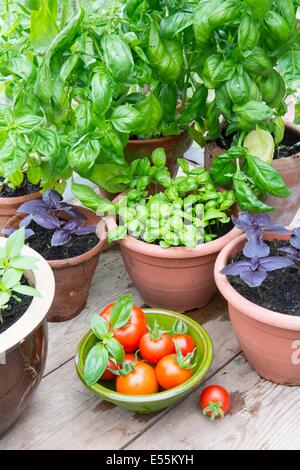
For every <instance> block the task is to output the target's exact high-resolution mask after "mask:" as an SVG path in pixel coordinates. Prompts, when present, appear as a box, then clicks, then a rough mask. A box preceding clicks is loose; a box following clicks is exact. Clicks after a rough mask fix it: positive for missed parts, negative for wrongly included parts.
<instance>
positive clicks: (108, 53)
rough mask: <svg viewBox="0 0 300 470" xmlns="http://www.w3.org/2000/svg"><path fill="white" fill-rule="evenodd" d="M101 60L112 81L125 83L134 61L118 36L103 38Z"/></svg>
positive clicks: (128, 48) (127, 47) (124, 43)
mask: <svg viewBox="0 0 300 470" xmlns="http://www.w3.org/2000/svg"><path fill="white" fill-rule="evenodd" d="M101 46H102V49H103V58H104V62H105V65H106V67H107V68H108V70H109V72H110V74H111V76H112V77H113V78H114V80H116V81H117V82H118V81H121V82H122V81H125V80H126V79H127V78H128V77H129V76H130V74H131V73H132V71H133V66H134V61H133V57H132V52H131V49H130V47H129V46H128V44H127V42H126V41H125V40H124V39H123V38H122V37H121V36H119V35H118V34H110V35H105V36H103V38H102V40H101Z"/></svg>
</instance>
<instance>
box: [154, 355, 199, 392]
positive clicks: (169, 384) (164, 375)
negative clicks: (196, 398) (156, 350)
mask: <svg viewBox="0 0 300 470" xmlns="http://www.w3.org/2000/svg"><path fill="white" fill-rule="evenodd" d="M192 374H193V371H192V369H184V368H182V367H180V365H179V364H178V363H177V361H176V356H175V355H174V354H169V355H168V356H165V357H163V358H162V359H161V360H160V361H159V363H158V364H157V366H156V368H155V375H156V378H157V382H158V383H159V385H160V386H161V387H162V388H164V389H165V390H169V389H170V388H174V387H177V386H178V385H181V384H183V383H184V382H186V381H187V380H188V379H189V378H190V377H191V375H192Z"/></svg>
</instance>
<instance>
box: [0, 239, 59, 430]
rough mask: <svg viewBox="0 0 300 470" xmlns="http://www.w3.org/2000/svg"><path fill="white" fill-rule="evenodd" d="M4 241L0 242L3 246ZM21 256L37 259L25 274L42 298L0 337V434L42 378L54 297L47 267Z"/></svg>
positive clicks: (27, 250)
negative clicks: (49, 319) (50, 310)
mask: <svg viewBox="0 0 300 470" xmlns="http://www.w3.org/2000/svg"><path fill="white" fill-rule="evenodd" d="M5 242H6V239H5V238H0V246H4V245H5ZM22 254H23V255H27V256H34V257H35V258H37V259H38V263H37V268H36V269H35V270H34V271H29V272H27V273H26V276H27V278H28V279H29V281H31V282H32V284H33V285H34V286H35V287H36V289H37V290H38V291H39V292H40V294H41V295H42V297H41V298H39V297H34V298H33V300H32V303H31V304H30V306H29V308H28V310H27V311H26V312H25V314H24V315H23V316H22V317H21V318H20V319H19V320H18V321H17V322H16V323H14V324H13V325H12V326H11V327H10V328H8V330H6V331H4V332H3V333H1V334H0V434H2V433H4V432H5V431H6V430H7V429H8V428H9V427H10V426H11V425H12V424H13V423H14V422H15V420H16V419H17V418H18V417H19V416H20V414H21V413H22V411H23V410H24V408H25V406H26V405H27V403H28V400H29V399H30V398H31V396H32V394H33V392H34V391H35V390H36V388H37V386H38V385H39V383H40V380H41V378H42V375H43V372H44V369H45V363H46V357H47V338H48V335H47V331H48V330H47V321H46V315H47V313H48V311H49V309H50V307H51V303H52V300H53V297H54V288H55V282H54V276H53V273H52V271H51V268H50V266H49V265H48V263H47V262H46V261H45V260H44V258H42V257H41V256H40V255H39V254H38V253H36V252H35V251H34V250H32V249H31V248H29V247H27V246H25V247H24V248H23V251H22Z"/></svg>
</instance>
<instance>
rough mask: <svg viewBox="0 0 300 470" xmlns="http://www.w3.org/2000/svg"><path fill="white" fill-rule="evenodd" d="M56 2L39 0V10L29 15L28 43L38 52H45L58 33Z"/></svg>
mask: <svg viewBox="0 0 300 470" xmlns="http://www.w3.org/2000/svg"><path fill="white" fill-rule="evenodd" d="M56 19H57V2H56V1H54V2H52V1H49V0H40V2H39V8H38V9H35V10H34V11H33V12H32V13H31V18H30V42H31V45H32V47H33V48H34V49H35V50H36V51H38V52H41V53H43V52H45V51H46V50H47V47H48V46H49V45H50V43H51V41H52V39H53V38H54V37H55V36H56V34H57V33H58V29H57V25H56Z"/></svg>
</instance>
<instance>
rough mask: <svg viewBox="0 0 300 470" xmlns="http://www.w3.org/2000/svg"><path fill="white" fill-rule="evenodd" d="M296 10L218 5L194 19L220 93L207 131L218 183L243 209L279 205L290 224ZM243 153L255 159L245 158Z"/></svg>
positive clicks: (202, 6) (294, 176)
mask: <svg viewBox="0 0 300 470" xmlns="http://www.w3.org/2000/svg"><path fill="white" fill-rule="evenodd" d="M294 4H295V2H293V1H292V0H279V1H276V2H275V1H273V2H272V1H269V0H262V2H255V1H252V0H239V1H238V2H236V1H232V0H226V1H225V2H223V1H221V0H214V2H213V7H212V2H207V1H205V0H204V1H200V2H199V5H198V7H197V9H196V12H195V16H194V32H195V36H196V39H197V42H198V47H199V48H200V50H202V51H203V60H202V62H201V66H200V70H199V73H200V76H201V78H202V80H203V82H204V85H205V86H206V87H207V88H208V89H209V90H214V92H215V97H214V99H213V101H211V102H209V103H208V105H207V112H206V118H205V123H204V126H203V130H204V138H205V140H206V142H207V144H206V148H205V160H206V167H207V168H210V166H211V165H212V168H213V170H214V172H213V179H214V181H215V182H218V183H219V184H222V185H225V184H226V185H227V184H230V185H232V187H233V188H234V189H235V191H236V196H237V200H238V203H239V205H240V207H241V209H242V210H247V211H248V210H249V211H252V212H263V211H269V210H272V209H271V207H274V208H277V209H278V210H277V211H276V212H275V214H274V217H275V218H277V219H278V220H279V219H280V220H281V221H282V222H283V223H290V222H291V221H292V219H293V217H294V215H295V212H296V211H297V210H298V207H299V197H300V195H299V187H300V186H299V183H300V159H299V131H298V130H297V129H295V128H292V127H291V126H285V123H284V120H283V116H284V115H285V113H286V111H287V107H286V104H285V100H286V98H287V96H288V95H291V94H293V93H294V92H295V91H296V90H297V88H298V85H299V79H300V75H299V69H300V68H299V65H300V57H299V53H298V49H299V38H298V34H297V25H296V9H295V5H294ZM238 149H242V151H243V149H246V151H247V152H248V153H249V154H250V155H251V156H253V157H255V161H252V162H251V164H249V161H248V159H246V160H245V159H242V160H241V159H240V158H241V155H240V153H239V151H238ZM251 160H252V157H251ZM272 168H273V169H272ZM279 175H281V176H279ZM282 179H283V180H284V182H285V184H286V185H287V186H288V187H290V188H291V189H292V190H293V193H292V194H291V193H289V191H288V190H287V189H286V188H285V189H283V185H282ZM279 181H280V182H281V184H280V188H278V182H279ZM273 182H275V184H273ZM266 196H268V198H267V199H266ZM281 197H285V198H288V199H287V200H285V201H281V199H277V198H281ZM262 199H264V201H266V202H265V203H264V205H261V203H260V201H261V200H262Z"/></svg>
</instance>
